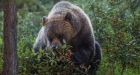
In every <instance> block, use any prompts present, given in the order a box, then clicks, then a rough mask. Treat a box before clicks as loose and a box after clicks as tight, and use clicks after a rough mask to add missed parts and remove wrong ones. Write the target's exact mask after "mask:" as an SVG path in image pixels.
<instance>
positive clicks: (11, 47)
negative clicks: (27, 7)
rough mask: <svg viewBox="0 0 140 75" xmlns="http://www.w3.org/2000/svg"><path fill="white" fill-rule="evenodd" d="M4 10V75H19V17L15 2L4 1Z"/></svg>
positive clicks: (13, 0)
mask: <svg viewBox="0 0 140 75" xmlns="http://www.w3.org/2000/svg"><path fill="white" fill-rule="evenodd" d="M3 10H4V32H3V33H4V53H3V55H4V56H3V57H4V58H3V59H4V66H3V72H2V75H16V74H17V54H16V48H17V43H16V42H17V30H16V24H17V15H16V4H15V0H3Z"/></svg>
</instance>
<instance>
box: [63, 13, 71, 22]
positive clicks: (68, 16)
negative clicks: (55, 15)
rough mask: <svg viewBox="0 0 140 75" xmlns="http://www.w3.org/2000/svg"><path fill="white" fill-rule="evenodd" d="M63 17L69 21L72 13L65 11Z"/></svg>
mask: <svg viewBox="0 0 140 75" xmlns="http://www.w3.org/2000/svg"><path fill="white" fill-rule="evenodd" d="M64 19H65V20H66V21H71V19H72V14H71V13H70V12H67V13H66V16H65V18H64Z"/></svg>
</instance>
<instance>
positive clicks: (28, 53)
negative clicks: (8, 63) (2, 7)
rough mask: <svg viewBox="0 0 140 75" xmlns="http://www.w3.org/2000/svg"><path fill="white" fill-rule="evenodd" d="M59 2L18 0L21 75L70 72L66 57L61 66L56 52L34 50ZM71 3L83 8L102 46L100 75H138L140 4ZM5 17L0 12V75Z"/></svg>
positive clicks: (122, 0)
mask: <svg viewBox="0 0 140 75" xmlns="http://www.w3.org/2000/svg"><path fill="white" fill-rule="evenodd" d="M57 1H59V0H51V1H50V0H17V7H18V13H17V15H18V25H17V28H18V36H17V37H18V49H17V50H18V63H19V65H18V67H19V75H31V74H33V73H35V74H38V75H46V74H48V75H49V74H55V72H63V71H64V70H65V72H70V71H71V65H69V61H67V59H66V58H64V59H63V61H61V64H59V63H60V60H62V57H61V56H60V57H56V54H57V53H53V51H51V50H50V51H49V52H47V53H49V54H46V52H44V51H42V50H40V53H39V54H38V55H36V54H35V53H34V52H33V51H32V45H33V43H34V41H35V38H36V36H37V33H38V31H39V29H40V28H41V25H42V23H41V20H42V16H44V15H47V14H48V12H49V11H50V9H51V8H52V6H53V5H54V3H56V2H57ZM69 1H71V2H73V3H74V4H77V5H78V6H80V7H81V8H82V9H83V10H84V11H85V12H86V13H87V14H88V15H89V17H90V19H91V21H92V24H93V28H94V31H95V35H96V39H97V40H98V41H99V42H100V44H101V46H102V49H103V56H102V57H103V58H102V63H101V65H100V68H99V71H98V74H99V75H139V74H140V72H139V70H140V64H139V63H140V39H139V38H140V5H139V4H140V1H139V0H69ZM2 17H3V12H2V11H0V72H1V71H2V66H3V60H2V52H3V32H2V31H3V18H2ZM66 50H67V46H64V47H63V48H62V49H61V50H59V52H62V53H63V52H64V53H65V51H66ZM48 55H49V56H48ZM62 56H63V55H62ZM64 56H65V55H64ZM42 57H43V58H42ZM40 58H41V59H40ZM40 61H42V62H40ZM47 63H49V64H47ZM65 72H64V73H65ZM57 74H58V73H57ZM55 75H56V74H55ZM58 75H59V74H58Z"/></svg>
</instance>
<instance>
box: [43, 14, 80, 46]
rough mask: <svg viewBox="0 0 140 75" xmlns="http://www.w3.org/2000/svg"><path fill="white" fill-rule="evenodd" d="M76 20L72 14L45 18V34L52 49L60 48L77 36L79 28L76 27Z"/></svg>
mask: <svg viewBox="0 0 140 75" xmlns="http://www.w3.org/2000/svg"><path fill="white" fill-rule="evenodd" d="M74 18H75V16H74V15H72V13H66V14H65V15H60V14H59V15H55V16H51V17H44V18H43V25H44V26H45V27H46V31H45V32H46V35H47V38H48V42H49V44H50V47H51V48H58V47H60V46H61V45H63V44H64V43H68V42H69V41H71V39H72V38H74V37H75V36H76V34H77V30H78V28H79V27H77V26H75V25H76V24H75V23H76V20H74Z"/></svg>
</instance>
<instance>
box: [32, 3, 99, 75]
mask: <svg viewBox="0 0 140 75" xmlns="http://www.w3.org/2000/svg"><path fill="white" fill-rule="evenodd" d="M64 43H67V44H68V45H70V46H72V48H71V49H70V50H71V52H72V56H71V61H72V62H73V63H74V64H75V65H83V64H84V65H86V66H87V65H88V66H90V69H89V71H88V75H95V74H96V70H97V68H98V65H99V63H100V61H101V48H100V45H99V43H98V42H97V41H95V36H94V32H93V28H92V24H91V21H90V19H89V17H88V16H87V14H85V12H84V11H83V10H82V9H81V8H80V7H78V6H76V5H74V4H72V3H70V2H67V1H61V2H58V3H57V4H56V5H54V7H53V8H52V10H51V12H50V13H49V14H48V16H47V17H43V26H42V28H41V30H40V32H39V34H38V37H37V39H36V42H35V44H34V50H35V52H38V50H39V49H40V48H41V49H45V48H46V47H48V48H53V49H56V48H59V47H60V46H62V45H63V44H64Z"/></svg>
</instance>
